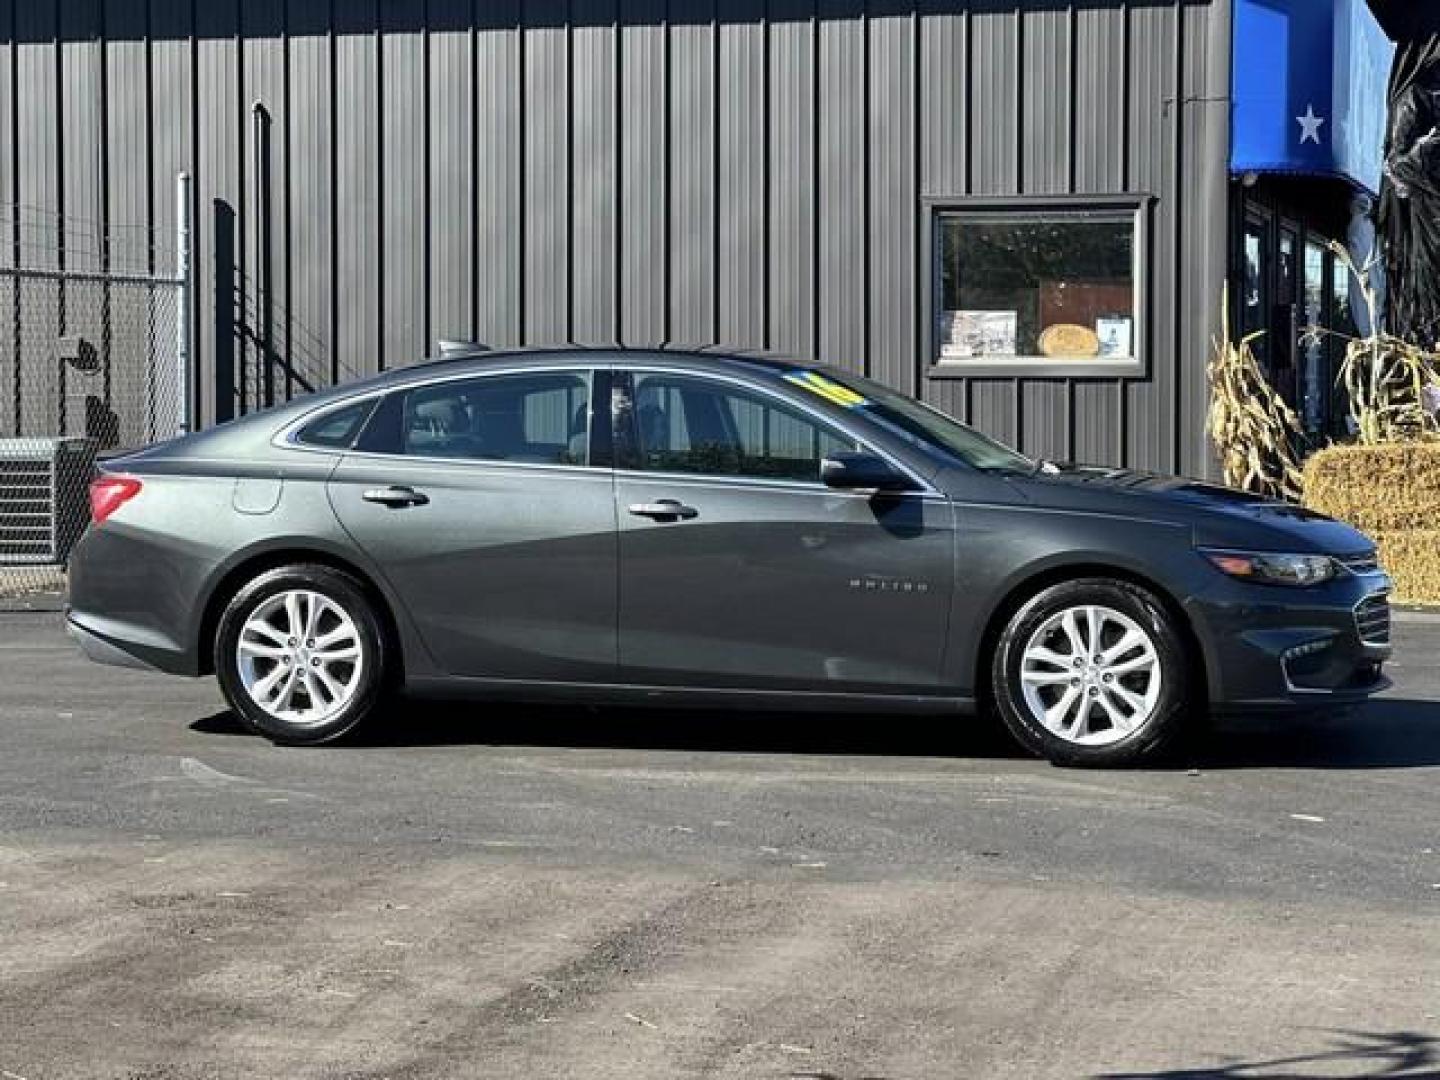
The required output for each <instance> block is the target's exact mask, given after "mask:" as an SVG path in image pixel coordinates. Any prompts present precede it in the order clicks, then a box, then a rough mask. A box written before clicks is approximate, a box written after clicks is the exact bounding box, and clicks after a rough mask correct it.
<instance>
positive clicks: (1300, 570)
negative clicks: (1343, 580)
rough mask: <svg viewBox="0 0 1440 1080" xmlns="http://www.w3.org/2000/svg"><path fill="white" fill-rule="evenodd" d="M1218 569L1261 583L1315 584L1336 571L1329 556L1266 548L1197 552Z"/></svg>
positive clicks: (1326, 579) (1331, 576)
mask: <svg viewBox="0 0 1440 1080" xmlns="http://www.w3.org/2000/svg"><path fill="white" fill-rule="evenodd" d="M1201 554H1202V555H1204V556H1205V558H1207V559H1209V560H1210V563H1211V564H1212V565H1213V566H1214V567H1215V568H1216V569H1217V570H1219V571H1221V572H1222V573H1225V574H1229V575H1230V576H1231V577H1233V578H1241V579H1243V580H1245V581H1255V582H1259V583H1261V584H1264V585H1299V586H1302V587H1303V586H1306V585H1319V584H1320V583H1321V582H1322V581H1329V580H1330V579H1331V578H1333V577H1334V576H1335V574H1336V567H1335V560H1334V559H1332V558H1330V556H1329V555H1274V554H1271V553H1270V552H1268V551H1203V550H1202V551H1201Z"/></svg>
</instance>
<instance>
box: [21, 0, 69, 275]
mask: <svg viewBox="0 0 1440 1080" xmlns="http://www.w3.org/2000/svg"><path fill="white" fill-rule="evenodd" d="M16 22H17V24H18V26H17V30H18V33H17V35H16V39H17V40H16V43H15V64H16V77H17V79H18V82H19V94H18V97H19V101H20V109H19V115H18V123H17V125H16V131H15V141H16V159H15V169H16V177H15V190H16V201H17V202H19V203H20V206H21V213H20V247H21V258H22V260H23V261H24V262H25V263H26V264H27V265H30V266H40V267H45V268H54V267H56V266H58V265H59V240H60V237H59V235H58V232H57V230H56V221H57V218H56V215H58V214H59V213H60V208H61V198H62V192H61V190H60V151H59V147H60V144H61V140H62V138H63V132H62V130H61V127H60V125H61V122H62V117H61V111H60V91H59V87H58V85H57V83H56V64H55V59H56V54H55V45H54V41H55V38H56V34H57V32H58V27H57V25H56V22H57V20H56V12H55V8H54V6H53V5H50V4H34V3H22V4H20V7H19V10H18V12H17V15H16Z"/></svg>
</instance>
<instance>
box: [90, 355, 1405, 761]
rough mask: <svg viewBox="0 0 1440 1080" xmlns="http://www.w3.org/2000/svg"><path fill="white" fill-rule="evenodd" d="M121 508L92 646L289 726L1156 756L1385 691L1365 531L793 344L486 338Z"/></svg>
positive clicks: (173, 466)
mask: <svg viewBox="0 0 1440 1080" xmlns="http://www.w3.org/2000/svg"><path fill="white" fill-rule="evenodd" d="M91 504H92V507H91V508H92V518H93V520H92V524H91V526H90V527H89V529H88V530H87V532H86V535H85V536H84V538H83V539H82V541H81V542H80V544H79V546H78V548H77V550H76V551H75V553H74V555H73V559H72V563H71V566H70V590H71V591H70V602H69V609H68V619H69V626H70V629H71V631H72V633H73V635H74V636H75V638H76V639H78V641H79V643H80V645H81V647H82V648H83V649H84V651H85V652H86V653H87V654H88V655H89V656H90V657H92V658H93V659H96V660H100V661H104V662H109V663H120V664H127V665H138V666H142V667H148V668H153V669H158V670H160V671H164V672H170V673H174V674H179V675H189V676H202V675H207V674H210V673H214V674H215V675H216V676H217V678H218V680H219V683H220V686H221V687H222V689H223V691H224V694H225V696H226V698H227V699H228V700H229V702H230V704H231V706H232V707H233V708H234V710H235V712H236V713H237V714H238V715H239V717H240V718H241V719H242V720H243V721H244V723H245V724H247V725H248V726H249V727H250V728H252V729H253V730H254V731H256V732H258V733H260V734H262V735H265V736H268V737H269V738H271V739H274V740H276V741H279V742H285V743H322V742H326V741H328V740H332V739H336V738H338V737H340V736H342V735H344V734H346V733H347V732H349V731H351V730H352V729H353V728H354V727H355V726H356V725H357V724H359V723H361V722H362V721H363V720H365V719H366V718H367V717H369V716H371V715H372V714H374V713H375V712H376V710H377V707H378V706H379V705H380V704H381V703H382V702H383V701H384V700H385V698H386V697H387V696H388V695H390V694H391V693H393V692H397V691H404V692H406V693H407V694H410V695H415V696H425V695H432V696H434V695H443V696H449V697H460V696H463V697H473V698H477V699H484V698H489V699H499V698H510V699H521V700H539V699H549V700H557V699H558V700H565V701H583V702H611V703H626V702H629V703H665V704H669V705H680V704H684V705H692V704H694V705H707V706H723V707H726V708H765V709H787V708H797V709H811V710H833V711H838V710H842V709H851V710H865V711H869V712H872V713H893V714H899V713H901V712H911V713H928V714H933V715H937V716H946V717H949V716H956V715H961V714H963V713H965V712H967V711H970V710H973V709H974V708H975V707H976V706H985V707H989V708H993V709H994V710H995V711H996V712H998V714H999V716H1000V717H1001V718H1002V719H1003V720H1004V722H1005V724H1006V725H1007V726H1008V728H1009V730H1010V731H1011V732H1012V733H1013V734H1014V736H1015V738H1016V739H1017V740H1018V741H1019V742H1020V743H1021V744H1023V745H1024V746H1025V747H1026V748H1027V749H1029V750H1030V751H1032V752H1034V753H1037V754H1040V755H1043V756H1045V757H1048V758H1050V759H1051V760H1052V761H1055V762H1061V763H1069V764H1088V765H1123V764H1131V763H1135V762H1139V761H1142V760H1146V759H1149V758H1151V757H1153V756H1155V755H1157V754H1159V753H1161V752H1162V751H1163V750H1164V748H1165V747H1166V746H1167V745H1169V744H1172V743H1173V742H1174V740H1176V738H1177V737H1178V736H1180V735H1181V734H1182V733H1183V732H1184V731H1185V730H1186V728H1187V726H1188V725H1189V724H1191V723H1192V722H1194V721H1195V720H1197V719H1198V718H1200V717H1202V716H1204V715H1206V714H1208V713H1210V712H1212V711H1217V710H1253V709H1261V708H1272V707H1286V706H1290V707H1294V706H1313V705H1316V704H1321V705H1324V704H1326V703H1339V702H1350V701H1355V700H1359V699H1362V698H1364V697H1366V696H1367V695H1369V694H1372V693H1374V692H1375V691H1376V690H1378V689H1381V688H1382V687H1383V686H1384V685H1385V679H1384V677H1383V675H1382V666H1383V664H1384V662H1385V661H1386V660H1387V659H1388V657H1389V655H1390V648H1389V640H1390V612H1389V604H1388V599H1387V594H1388V592H1389V582H1388V580H1387V579H1386V577H1385V575H1384V574H1383V573H1382V572H1381V570H1380V567H1379V565H1378V564H1377V561H1376V555H1375V549H1374V546H1373V545H1372V544H1371V543H1370V542H1369V541H1368V540H1367V539H1366V538H1365V537H1364V536H1363V535H1361V534H1360V533H1358V532H1356V531H1355V530H1353V529H1351V528H1349V527H1348V526H1346V525H1342V524H1340V523H1338V522H1335V521H1332V520H1329V519H1327V518H1324V517H1321V516H1320V515H1317V514H1314V513H1310V512H1308V511H1306V510H1303V509H1300V508H1298V507H1295V506H1290V505H1286V504H1282V503H1277V502H1272V501H1267V500H1265V499H1262V498H1259V497H1256V496H1253V495H1248V494H1244V493H1241V492H1237V491H1230V490H1226V489H1223V488H1218V487H1213V486H1209V485H1205V484H1201V483H1196V482H1192V481H1188V480H1182V479H1175V478H1170V477H1162V476H1155V475H1149V474H1142V473H1136V472H1129V471H1122V470H1115V469H1097V468H1083V467H1078V466H1056V465H1053V464H1050V463H1048V462H1041V461H1034V460H1031V459H1029V458H1027V457H1024V456H1022V455H1021V454H1018V453H1016V452H1015V451H1013V450H1010V449H1008V448H1006V447H1004V446H1002V445H1000V444H998V443H996V442H993V441H992V440H990V439H988V438H986V437H984V436H983V435H981V434H979V433H978V432H976V431H974V430H972V429H970V428H968V427H966V426H964V425H962V424H960V423H957V422H956V421H954V420H952V419H950V418H949V417H946V416H944V415H942V414H940V413H938V412H935V411H933V410H931V409H929V408H927V407H925V406H924V405H921V404H919V403H917V402H916V401H914V400H912V399H911V398H908V397H906V396H904V395H901V394H897V393H896V392H894V391H892V390H889V389H886V388H885V387H883V386H880V385H877V384H876V383H873V382H869V381H867V380H865V379H861V378H857V377H856V376H853V375H850V374H846V373H844V372H841V371H838V370H833V369H830V368H826V367H818V366H811V365H803V364H799V363H797V362H794V361H785V360H779V359H775V358H766V357H754V356H746V355H721V354H711V353H680V352H666V351H655V352H647V351H631V350H609V351H606V350H582V349H556V350H535V351H525V352H514V353H491V352H479V351H477V352H475V353H473V354H470V355H464V356H461V357H459V358H453V357H452V358H449V359H445V360H441V361H435V362H430V363H426V364H419V365H416V366H414V367H410V368H406V369H402V370H399V371H395V372H392V373H389V374H386V375H384V376H381V377H380V378H377V379H372V380H370V381H368V382H362V383H355V384H351V385H348V386H344V387H341V388H338V389H335V390H331V391H328V392H325V393H321V394H316V395H313V396H310V397H306V398H304V399H300V400H296V401H294V402H291V403H290V404H288V405H285V406H282V407H279V408H276V409H273V410H270V411H268V412H264V413H259V414H256V415H252V416H249V417H247V418H245V419H242V420H238V421H236V422H233V423H230V424H226V425H223V426H220V427H216V428H214V429H212V430H208V431H205V432H202V433H199V434H196V435H191V436H189V437H186V438H183V439H178V440H175V441H172V442H168V443H164V444H161V445H158V446H155V447H152V448H150V449H147V450H144V451H141V452H139V453H135V454H131V455H129V456H127V457H122V458H118V459H113V460H110V461H107V462H105V463H104V465H103V467H102V469H101V470H100V472H99V474H98V475H97V477H96V479H95V481H94V483H93V485H92V487H91ZM480 722H483V715H482V718H481V720H480Z"/></svg>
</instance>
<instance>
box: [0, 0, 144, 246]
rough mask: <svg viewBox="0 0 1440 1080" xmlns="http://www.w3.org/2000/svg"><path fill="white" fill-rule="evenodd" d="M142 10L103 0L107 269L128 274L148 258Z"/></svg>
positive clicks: (135, 4)
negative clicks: (106, 157)
mask: <svg viewBox="0 0 1440 1080" xmlns="http://www.w3.org/2000/svg"><path fill="white" fill-rule="evenodd" d="M146 8H147V4H146V2H145V0H106V3H105V13H104V18H105V30H106V34H107V35H108V37H107V40H106V43H105V52H106V56H105V79H106V91H105V98H106V117H105V140H106V154H107V156H108V158H109V176H108V177H107V186H108V189H109V190H108V192H107V195H106V201H107V203H108V204H109V211H110V212H109V221H108V223H107V224H108V226H109V231H110V267H111V269H112V270H117V271H124V272H128V273H140V272H144V271H146V270H148V269H149V258H150V251H149V246H150V245H149V239H150V234H149V229H150V154H149V151H150V142H151V130H150V101H149V100H148V98H147V96H146V93H147V87H146V79H147V72H146V66H147V64H146V52H145V20H146ZM0 200H3V195H0Z"/></svg>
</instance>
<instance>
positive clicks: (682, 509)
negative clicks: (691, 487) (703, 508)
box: [630, 499, 700, 521]
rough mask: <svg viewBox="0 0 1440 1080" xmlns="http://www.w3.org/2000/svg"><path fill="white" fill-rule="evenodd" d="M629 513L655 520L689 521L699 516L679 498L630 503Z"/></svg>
mask: <svg viewBox="0 0 1440 1080" xmlns="http://www.w3.org/2000/svg"><path fill="white" fill-rule="evenodd" d="M630 513H632V514H634V515H635V516H636V517H648V518H653V519H654V520H656V521H689V520H690V519H691V518H697V517H699V516H700V511H699V510H696V509H695V508H694V507H693V506H686V505H685V504H684V503H682V502H681V501H680V500H679V499H657V500H656V501H655V502H653V503H631V504H630Z"/></svg>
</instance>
